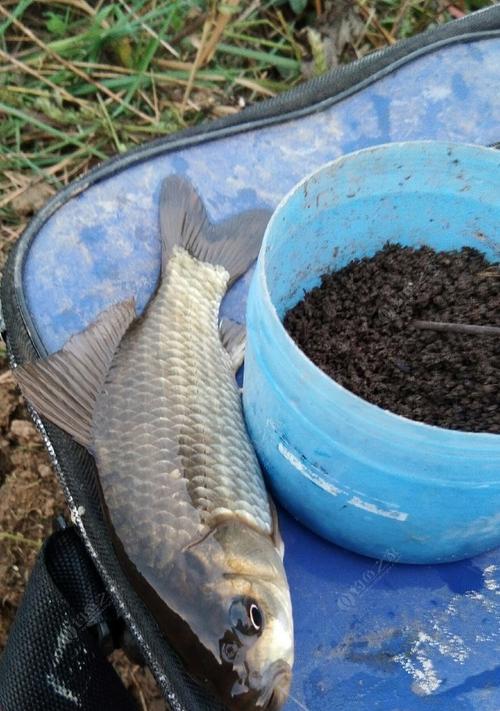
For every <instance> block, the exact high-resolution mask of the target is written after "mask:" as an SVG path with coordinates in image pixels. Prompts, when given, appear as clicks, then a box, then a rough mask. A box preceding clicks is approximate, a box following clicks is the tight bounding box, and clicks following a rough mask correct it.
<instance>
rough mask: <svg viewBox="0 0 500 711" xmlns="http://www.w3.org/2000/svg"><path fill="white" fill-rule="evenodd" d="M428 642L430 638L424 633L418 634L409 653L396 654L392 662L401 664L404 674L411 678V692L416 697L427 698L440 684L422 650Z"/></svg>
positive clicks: (430, 662) (440, 681)
mask: <svg viewBox="0 0 500 711" xmlns="http://www.w3.org/2000/svg"><path fill="white" fill-rule="evenodd" d="M429 641H432V637H430V636H429V635H428V634H426V633H425V632H419V633H418V637H417V639H416V641H415V642H414V643H413V645H412V647H411V650H410V653H409V654H398V655H396V656H395V657H394V661H396V662H398V663H399V664H401V666H402V668H403V669H404V670H405V672H406V673H407V674H409V675H410V676H411V677H412V678H413V684H412V691H413V692H414V693H415V694H417V695H418V696H429V695H430V694H433V693H434V692H435V691H437V689H439V687H440V686H441V684H442V680H441V679H439V677H438V675H437V674H436V671H435V669H434V666H433V664H432V661H431V660H430V659H429V657H427V656H426V654H425V653H424V650H423V649H422V646H423V645H424V644H425V643H427V642H429ZM412 657H414V659H412Z"/></svg>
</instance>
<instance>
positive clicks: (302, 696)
mask: <svg viewBox="0 0 500 711" xmlns="http://www.w3.org/2000/svg"><path fill="white" fill-rule="evenodd" d="M499 65H500V6H495V7H491V8H488V9H485V10H483V11H480V12H477V13H475V14H472V15H470V16H468V17H465V18H464V19H462V20H457V21H455V22H451V23H449V24H447V25H443V26H440V27H438V28H436V29H433V30H431V31H429V32H426V33H425V34H422V35H420V36H417V37H413V38H411V39H408V40H405V41H403V42H399V43H397V44H395V45H393V46H392V47H390V48H388V49H385V50H383V51H379V52H376V53H374V54H372V55H370V56H368V57H365V58H364V59H361V60H359V61H357V62H354V63H352V64H349V65H343V66H340V67H338V68H336V69H334V70H332V71H330V72H328V73H327V74H325V75H324V76H321V77H319V78H316V79H313V80H311V81H309V82H306V83H304V84H302V85H301V86H299V87H298V88H297V89H295V90H293V91H289V92H286V93H284V94H281V95H279V96H277V97H276V98H273V99H271V100H269V101H264V102H262V103H259V104H256V105H255V106H252V107H250V108H248V109H246V110H244V111H243V112H241V113H240V114H237V115H234V116H230V117H227V118H224V119H221V120H218V121H215V122H213V123H209V124H204V125H201V126H198V127H196V128H191V129H188V130H186V131H183V132H180V133H177V134H175V135H171V136H168V137H166V138H163V139H159V140H156V141H152V142H150V143H147V144H145V145H143V146H141V147H139V148H137V149H135V150H133V151H130V152H128V153H127V154H125V155H122V156H119V157H116V158H112V159H110V160H108V161H106V162H105V163H103V164H102V165H99V166H98V167H96V168H95V169H94V170H92V171H91V172H90V173H89V174H87V175H85V176H84V177H82V178H81V179H80V180H77V181H75V182H74V183H72V184H71V185H69V186H68V187H67V188H65V189H64V190H62V191H61V192H60V193H58V194H57V195H56V196H55V197H54V198H53V199H52V200H51V201H50V202H49V203H48V204H47V205H46V206H45V207H44V208H43V209H42V210H40V212H39V213H38V214H37V215H36V216H35V217H34V218H33V220H32V221H31V223H30V225H29V226H28V228H27V229H26V231H25V232H24V234H23V235H22V237H21V238H20V240H19V241H18V242H17V244H16V245H15V246H14V248H13V250H12V252H11V254H10V256H9V259H8V262H7V264H6V267H5V271H4V274H3V279H2V283H1V292H0V294H1V312H2V318H0V322H1V330H2V335H3V336H4V338H5V340H6V343H7V347H8V354H9V357H10V359H11V362H12V365H19V364H23V363H26V362H27V361H31V360H34V359H37V358H39V357H43V356H44V355H46V354H47V353H49V352H52V351H54V350H57V349H58V348H59V347H61V345H62V344H63V343H64V342H65V341H66V340H67V338H68V337H69V336H70V335H72V334H73V333H76V332H78V331H80V330H81V329H82V328H84V327H85V325H87V324H88V323H89V322H90V321H91V320H92V319H93V318H94V317H95V315H96V314H97V313H99V312H100V311H101V310H102V309H103V308H104V307H106V306H107V305H109V304H110V303H113V302H116V301H119V300H121V299H123V298H125V297H127V296H129V295H130V293H131V291H132V292H133V293H135V295H136V298H137V303H138V306H139V308H143V307H144V305H145V303H146V301H147V298H148V297H149V296H150V294H151V293H152V291H153V290H154V286H155V283H156V280H157V278H158V271H159V243H158V224H157V205H158V194H159V185H160V182H161V180H162V179H163V178H164V177H165V176H166V175H169V174H172V173H178V174H182V175H188V176H189V178H190V180H191V181H192V182H193V183H194V184H195V185H196V187H197V189H198V190H199V192H200V193H201V196H202V198H203V199H204V201H205V202H206V204H207V205H208V206H209V209H210V211H211V213H212V217H213V218H214V219H215V220H219V219H223V218H225V217H228V216H230V215H231V214H235V213H236V212H240V211H241V210H245V209H251V208H257V207H268V208H274V207H275V206H276V205H277V203H278V201H279V200H280V199H281V197H283V195H285V194H286V192H287V191H288V190H289V188H290V187H291V186H292V185H293V184H294V183H295V182H297V181H298V180H299V179H300V178H301V177H303V175H305V174H306V173H307V172H310V171H312V170H313V169H315V168H317V167H319V166H320V165H321V164H323V163H325V162H327V161H329V160H332V159H334V158H336V157H337V156H339V155H341V154H343V153H348V152H351V151H353V150H357V149H360V148H364V147H366V146H370V145H375V144H379V143H386V142H393V141H401V140H412V139H425V138H428V139H442V140H449V141H455V142H457V141H458V142H468V143H478V144H483V145H491V144H493V143H495V142H497V141H499V140H500V125H499V119H500V98H499V97H500V92H499V91H498V66H499ZM249 278H250V274H248V275H246V276H245V277H244V278H243V279H241V280H240V281H239V282H238V283H237V284H235V285H234V287H233V288H232V290H231V291H230V293H229V294H228V295H227V297H226V299H225V301H224V305H223V312H224V313H225V314H226V315H230V316H231V317H233V318H235V319H236V320H239V321H243V320H244V313H245V298H246V293H247V289H248V283H249ZM31 414H32V416H33V419H34V421H35V423H36V425H37V427H38V429H39V430H40V432H41V434H42V437H43V439H44V442H45V444H46V447H47V449H48V451H49V454H50V456H51V459H52V463H53V466H54V468H55V470H56V472H57V474H58V476H59V479H60V482H61V485H62V487H63V489H64V493H65V495H66V499H67V502H68V505H69V509H70V511H71V519H72V523H71V524H70V525H69V524H68V522H64V521H59V524H58V527H57V530H56V531H55V532H54V534H53V535H52V536H51V537H50V538H49V539H48V540H47V541H46V542H45V544H44V546H43V547H42V549H41V551H40V554H39V556H38V560H37V563H36V566H35V568H34V570H33V573H32V575H31V579H30V581H29V583H28V587H27V590H26V593H25V595H24V598H23V601H22V604H21V607H20V609H19V611H18V614H17V617H16V620H15V622H14V625H13V627H12V630H11V634H10V638H9V641H8V644H7V648H6V650H5V652H4V654H3V656H2V657H1V659H0V709H2V711H21V710H22V711H44V710H47V711H67V710H69V709H75V708H78V709H79V710H80V711H97V709H117V710H118V711H121V710H123V711H125V710H128V709H134V708H136V704H135V702H134V700H133V699H132V697H131V696H130V695H129V694H128V692H127V691H126V690H125V689H124V687H123V686H122V684H121V682H120V680H119V679H118V677H117V675H116V674H115V672H114V670H113V669H112V667H111V665H110V664H109V662H108V661H107V659H106V654H107V653H109V651H110V650H111V649H112V648H113V647H114V646H116V645H120V644H124V643H125V642H126V641H127V640H128V642H127V644H128V646H129V648H132V647H134V648H135V650H136V653H137V654H139V655H140V657H141V658H142V660H143V661H144V663H145V664H147V665H148V666H149V668H150V669H151V671H152V673H153V674H154V676H155V678H156V680H157V682H158V685H159V687H160V689H161V691H162V693H163V695H164V697H165V699H166V700H167V702H168V704H169V705H170V708H172V709H175V711H202V710H203V711H223V710H222V707H221V705H220V703H219V702H218V701H217V700H216V699H214V698H212V697H211V696H210V694H208V693H207V692H206V691H205V690H204V689H201V688H200V687H199V686H198V685H197V684H196V683H194V682H193V681H192V680H191V679H190V678H189V677H188V676H187V675H186V673H185V672H184V670H183V667H182V664H181V662H180V660H179V659H178V657H177V655H176V653H175V652H174V650H173V649H172V648H171V646H170V645H169V644H168V643H167V641H166V640H165V639H164V638H163V637H162V635H161V634H160V632H159V629H158V627H157V625H156V622H155V620H154V618H153V617H152V615H151V613H150V612H149V610H148V609H147V608H146V607H145V605H144V604H143V602H142V601H141V599H140V598H139V597H138V596H137V594H136V593H135V591H134V590H133V588H132V587H131V585H130V584H129V582H128V580H127V578H126V576H125V575H124V573H123V571H122V569H121V567H120V565H119V563H118V560H117V557H116V554H115V551H114V549H113V546H112V543H111V538H110V536H109V533H108V529H107V524H106V520H105V517H104V515H103V511H102V509H101V505H100V501H99V496H98V485H97V478H96V477H97V474H96V468H95V464H94V460H93V459H92V457H91V456H90V455H89V454H88V453H87V452H86V451H85V450H84V449H83V448H82V447H80V446H78V445H77V444H75V443H74V442H73V441H72V440H71V438H70V437H69V436H67V435H66V434H65V433H64V432H62V431H61V430H59V429H58V428H57V427H56V426H54V425H52V424H50V423H49V422H46V421H45V420H43V419H42V418H40V417H39V416H38V415H37V413H36V412H34V411H32V412H31ZM279 516H280V525H281V530H282V534H283V538H284V541H285V546H286V558H285V563H286V568H287V573H288V576H289V581H290V586H291V591H292V600H293V606H294V621H295V627H296V663H295V668H294V684H293V688H292V696H291V698H290V701H289V702H288V705H287V707H286V708H287V709H295V708H297V709H308V711H320V710H321V711H325V710H329V709H335V708H346V709H347V708H353V709H354V708H355V709H356V710H357V711H364V710H366V711H368V710H369V711H372V710H373V709H375V708H380V709H384V710H385V711H387V710H388V709H402V708H404V709H405V711H410V710H413V709H425V710H427V709H434V708H435V709H441V710H442V709H454V710H458V709H471V708H476V709H482V710H484V709H491V710H493V709H498V708H500V689H499V684H498V678H499V677H498V673H499V672H498V661H497V657H498V651H499V648H498V619H499V617H498V615H499V612H500V601H499V598H498V595H497V594H496V592H495V590H496V588H495V585H497V583H496V582H495V580H494V579H493V578H492V577H491V576H492V575H494V571H495V570H496V569H497V567H498V566H499V565H500V553H498V552H492V553H488V554H485V555H483V556H480V557H478V558H477V559H474V560H472V561H464V562H461V563H456V564H450V565H447V566H426V567H421V568H415V567H412V566H397V565H393V564H390V563H381V562H380V561H378V562H377V561H370V560H368V559H365V558H362V557H361V556H357V555H355V554H353V553H349V552H348V551H345V550H343V549H340V548H338V547H336V546H333V545H332V544H330V543H327V542H325V541H323V540H320V539H319V538H317V537H316V536H314V535H313V534H312V533H310V532H309V531H307V530H305V529H304V528H303V527H302V526H300V525H299V524H298V523H296V522H295V521H294V520H292V519H291V517H290V516H288V515H287V514H286V513H285V512H284V511H282V510H280V511H279ZM367 571H371V572H370V574H369V575H367V574H366V573H367ZM492 571H493V572H492ZM488 576H490V577H488ZM488 581H489V582H488ZM497 587H498V585H497ZM479 629H480V630H482V637H481V642H478V641H477V635H476V633H478V630H479ZM484 689H487V691H484V692H483V690H484Z"/></svg>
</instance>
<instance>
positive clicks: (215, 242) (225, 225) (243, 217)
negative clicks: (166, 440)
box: [160, 175, 271, 284]
mask: <svg viewBox="0 0 500 711" xmlns="http://www.w3.org/2000/svg"><path fill="white" fill-rule="evenodd" d="M270 216H271V212H270V211H269V210H250V211H248V212H242V213H240V214H238V215H234V216H233V217H231V218H229V219H228V220H224V221H223V222H221V223H219V224H217V225H213V224H212V222H211V221H210V219H209V217H208V214H207V211H206V209H205V206H204V204H203V202H202V200H201V198H200V196H199V195H198V193H197V192H196V190H195V189H194V187H193V186H192V185H191V183H190V182H189V181H188V180H186V179H185V178H182V177H180V176H177V175H173V176H170V177H168V178H166V179H165V180H164V182H163V185H162V190H161V195H160V231H161V237H162V242H163V250H162V268H163V270H165V267H166V264H167V262H168V259H169V258H170V255H171V254H172V251H173V249H174V247H175V246H178V247H183V248H184V249H186V250H187V251H188V252H189V253H190V254H191V255H192V256H193V257H196V259H199V260H200V261H202V262H209V263H210V264H218V265H220V266H222V267H224V268H225V269H226V270H227V271H228V272H229V284H232V283H233V282H234V281H235V280H236V279H238V277H240V276H241V275H242V274H244V273H245V272H246V271H247V269H248V268H249V266H250V265H251V264H252V262H253V261H255V259H257V255H258V253H259V249H260V245H261V242H262V237H263V236H264V231H265V229H266V225H267V223H268V221H269V218H270Z"/></svg>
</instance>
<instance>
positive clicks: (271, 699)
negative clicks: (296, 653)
mask: <svg viewBox="0 0 500 711" xmlns="http://www.w3.org/2000/svg"><path fill="white" fill-rule="evenodd" d="M270 675H272V676H271V681H270V683H269V684H268V685H267V687H266V689H265V691H264V692H263V693H262V694H261V695H260V697H259V700H258V702H257V705H258V706H259V707H262V708H263V709H264V711H278V710H279V709H280V708H281V707H282V706H283V704H284V703H285V701H286V700H287V698H288V692H289V691H290V684H291V681H292V670H291V668H290V665H289V664H288V663H287V662H285V661H283V660H280V661H278V662H275V663H274V664H273V666H272V668H271V670H270Z"/></svg>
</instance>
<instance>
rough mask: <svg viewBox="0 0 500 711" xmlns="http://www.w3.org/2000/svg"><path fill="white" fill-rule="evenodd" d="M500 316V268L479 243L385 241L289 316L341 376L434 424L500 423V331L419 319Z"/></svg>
mask: <svg viewBox="0 0 500 711" xmlns="http://www.w3.org/2000/svg"><path fill="white" fill-rule="evenodd" d="M417 319H418V320H427V321H445V322H453V323H465V324H479V325H493V326H500V269H499V267H498V265H492V264H490V263H489V262H487V261H486V260H485V259H484V257H483V255H482V254H481V253H480V252H478V251H477V250H474V249H469V248H464V249H462V250H461V251H455V252H435V251H434V250H432V249H430V248H428V247H422V248H420V249H416V250H415V249H411V248H408V247H401V246H400V245H389V244H387V245H386V246H385V247H384V249H383V250H381V251H380V252H378V253H377V254H375V255H374V256H373V257H372V258H370V259H362V260H355V261H353V262H351V263H350V264H348V265H347V266H346V267H345V268H344V269H341V270H340V271H338V272H334V273H332V274H326V275H324V276H323V277H322V279H321V285H320V286H318V287H317V288H315V289H313V290H311V291H310V292H309V293H307V294H305V295H304V299H303V300H302V301H301V302H299V303H298V304H297V305H296V306H295V307H294V308H293V309H291V310H290V311H288V313H287V314H286V316H285V327H286V329H287V331H288V332H289V334H290V335H291V336H292V338H293V339H294V340H295V341H296V342H297V344H298V345H299V346H300V348H301V349H302V350H303V351H304V353H305V354H306V355H307V356H308V357H309V358H310V359H311V360H312V361H314V363H316V365H318V366H319V367H320V368H321V369H322V370H324V371H325V373H327V374H328V375H330V376H331V377H332V378H334V379H335V380H336V381H337V382H338V383H340V384H341V385H343V386H344V387H346V388H348V389H349V390H351V391H352V392H354V393H356V394H357V395H360V396H361V397H363V398H364V399H366V400H368V401H369V402H372V403H374V404H376V405H379V406H380V407H383V408H385V409H387V410H392V411H393V412H396V413H398V414H400V415H404V416H405V417H409V418H411V419H413V420H418V421H420V422H427V423H428V424H431V425H439V426H441V427H447V428H450V429H456V430H465V431H469V432H495V433H500V400H499V392H500V337H499V336H495V335H490V336H485V335H465V334H457V333H437V332H435V331H425V330H420V329H417V328H415V327H413V326H412V321H414V320H417Z"/></svg>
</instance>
